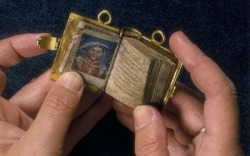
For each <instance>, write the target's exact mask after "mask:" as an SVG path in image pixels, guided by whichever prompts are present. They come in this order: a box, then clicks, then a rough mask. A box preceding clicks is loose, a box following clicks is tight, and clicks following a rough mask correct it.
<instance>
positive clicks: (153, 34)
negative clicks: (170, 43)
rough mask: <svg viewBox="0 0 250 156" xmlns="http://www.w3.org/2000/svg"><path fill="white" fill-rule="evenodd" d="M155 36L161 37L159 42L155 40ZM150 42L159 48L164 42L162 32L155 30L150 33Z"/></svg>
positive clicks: (164, 38)
mask: <svg viewBox="0 0 250 156" xmlns="http://www.w3.org/2000/svg"><path fill="white" fill-rule="evenodd" d="M156 35H159V36H160V37H161V40H157V39H156ZM151 40H152V42H153V43H154V44H156V45H159V46H161V45H163V43H164V42H165V41H166V37H165V35H164V33H163V32H162V31H160V30H156V31H154V32H153V33H152V36H151Z"/></svg>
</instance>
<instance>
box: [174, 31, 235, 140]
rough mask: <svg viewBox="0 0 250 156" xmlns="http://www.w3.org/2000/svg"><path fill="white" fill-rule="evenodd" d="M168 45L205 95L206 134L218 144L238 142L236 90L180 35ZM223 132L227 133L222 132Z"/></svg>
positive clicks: (218, 69) (203, 55)
mask: <svg viewBox="0 0 250 156" xmlns="http://www.w3.org/2000/svg"><path fill="white" fill-rule="evenodd" d="M169 45H170V48H171V50H172V51H173V52H174V54H175V55H176V56H177V57H178V58H179V59H180V61H181V62H182V63H183V64H184V66H185V68H186V69H187V71H188V72H189V73H190V75H191V78H192V80H193V82H194V84H195V85H196V86H197V87H198V88H199V89H200V91H201V92H203V93H204V94H205V97H206V101H205V105H204V122H205V125H204V126H205V128H206V132H211V133H210V134H215V135H216V137H215V138H216V139H217V141H218V142H221V141H223V142H230V141H232V139H237V138H235V134H238V132H239V122H238V120H239V114H238V107H237V100H236V99H237V98H236V89H235V87H234V85H233V83H232V81H231V80H230V79H229V78H228V77H227V76H226V75H225V74H224V72H223V71H222V70H221V69H220V68H219V66H218V65H217V64H216V63H215V62H213V61H212V60H211V59H210V58H209V57H207V56H206V55H205V54H204V53H203V52H202V51H201V50H200V49H199V48H198V47H197V46H196V45H195V44H193V43H192V42H191V41H190V40H189V39H188V38H187V37H186V36H185V35H184V34H183V33H182V32H176V33H174V34H173V35H172V36H171V37H170V41H169ZM225 129H227V130H228V131H226V132H224V131H223V130H225ZM222 131H223V133H221V132H222ZM221 138H223V139H221ZM218 139H219V140H218ZM225 139H227V140H225Z"/></svg>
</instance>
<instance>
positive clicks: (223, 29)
mask: <svg viewBox="0 0 250 156" xmlns="http://www.w3.org/2000/svg"><path fill="white" fill-rule="evenodd" d="M103 9H108V10H110V11H111V13H112V15H113V22H112V24H113V25H115V26H118V27H134V28H137V29H139V30H140V31H141V32H142V33H143V34H145V35H147V36H150V35H151V33H152V32H153V31H154V30H156V29H161V30H163V31H164V32H165V34H166V35H167V37H169V36H170V34H171V33H173V32H174V31H176V30H182V31H184V32H185V33H186V34H187V35H188V36H189V37H190V38H191V39H192V41H193V42H195V43H196V44H198V45H199V46H200V47H201V49H202V50H203V51H204V52H205V53H206V54H207V55H208V56H209V57H211V58H212V59H213V60H214V61H215V62H216V63H218V64H219V66H220V67H221V68H222V69H223V70H224V71H225V73H226V74H227V75H228V76H229V77H230V78H231V79H232V81H233V82H234V83H235V85H236V87H237V90H238V96H239V99H238V101H239V108H240V125H241V143H242V146H243V149H244V151H245V153H246V155H250V145H249V143H250V141H249V140H250V136H249V129H250V127H249V125H250V124H249V121H250V120H249V119H250V117H249V89H250V88H249V85H250V82H249V51H247V45H248V36H249V34H248V33H249V32H247V31H248V27H247V26H248V25H247V21H248V20H249V18H248V17H247V1H245V0H241V1H237V0H220V1H202V0H185V1H184V0H152V1H147V0H139V1H132V0H127V1H123V0H112V1H111V0H105V1H100V0H57V1H51V0H40V1H38V0H1V1H0V39H3V38H6V37H8V36H12V35H16V34H21V33H29V32H32V33H35V32H50V33H51V34H52V35H54V36H57V37H60V36H61V35H62V33H63V30H64V27H65V23H66V21H67V18H68V15H69V13H70V12H72V11H73V12H77V13H79V14H82V15H85V16H88V17H91V18H96V15H97V13H98V12H99V11H101V10H103ZM54 56H55V55H54V53H53V52H48V53H46V54H45V55H42V56H39V57H36V58H32V59H26V60H25V61H24V62H22V63H20V64H19V65H18V66H16V67H14V68H11V69H9V70H8V71H7V76H8V82H7V87H6V89H5V91H4V94H3V95H4V96H5V97H6V98H9V97H11V96H12V95H13V94H14V93H15V92H16V91H17V90H18V89H20V88H21V87H22V86H23V85H25V84H26V83H28V82H29V81H30V80H31V79H32V78H34V77H36V76H38V75H39V74H41V73H42V72H43V71H45V70H46V69H48V68H49V67H50V66H51V65H52V62H53V59H54ZM179 81H181V82H183V83H185V84H186V85H188V86H190V87H192V88H194V89H195V87H194V86H193V84H192V83H191V81H190V78H189V76H188V74H187V73H186V72H185V71H183V72H182V74H181V76H180V79H179ZM83 126H84V125H83ZM77 152H80V153H83V154H85V155H112V156H115V155H133V134H132V133H131V132H129V131H128V130H127V129H126V128H125V127H123V126H122V125H121V124H120V123H119V122H118V121H117V120H116V118H115V115H114V111H110V112H109V113H108V114H107V115H106V116H105V118H103V119H102V120H101V121H100V122H99V123H98V125H97V126H96V127H95V128H94V130H93V131H92V132H91V133H89V135H87V137H85V138H84V139H83V140H82V141H80V142H79V144H78V145H77V147H76V148H75V149H74V151H73V152H72V153H71V155H77V154H76V153H77Z"/></svg>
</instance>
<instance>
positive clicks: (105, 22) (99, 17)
mask: <svg viewBox="0 0 250 156" xmlns="http://www.w3.org/2000/svg"><path fill="white" fill-rule="evenodd" d="M104 16H107V20H106V21H103V20H102V17H104ZM97 19H98V21H99V22H101V23H103V24H106V25H108V24H110V23H111V21H112V16H111V14H110V12H109V11H108V10H102V11H101V12H100V13H99V14H98V16H97Z"/></svg>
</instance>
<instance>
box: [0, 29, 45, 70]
mask: <svg viewBox="0 0 250 156" xmlns="http://www.w3.org/2000/svg"><path fill="white" fill-rule="evenodd" d="M45 35H46V36H49V34H47V33H40V34H22V35H16V36H12V37H9V38H6V39H3V40H1V41H0V69H1V68H9V67H11V66H14V65H16V64H17V63H19V62H20V61H21V60H22V59H23V58H29V57H33V56H37V55H40V54H43V53H44V52H45V50H43V49H39V48H38V47H37V46H36V41H37V39H38V38H39V37H40V36H45ZM1 66H2V67H1Z"/></svg>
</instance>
